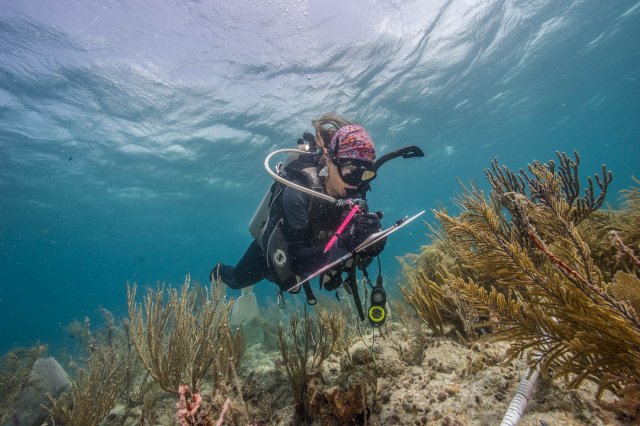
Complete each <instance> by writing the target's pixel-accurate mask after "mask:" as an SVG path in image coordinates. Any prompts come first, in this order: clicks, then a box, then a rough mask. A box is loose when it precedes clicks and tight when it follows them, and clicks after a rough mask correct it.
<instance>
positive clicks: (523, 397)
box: [500, 368, 540, 426]
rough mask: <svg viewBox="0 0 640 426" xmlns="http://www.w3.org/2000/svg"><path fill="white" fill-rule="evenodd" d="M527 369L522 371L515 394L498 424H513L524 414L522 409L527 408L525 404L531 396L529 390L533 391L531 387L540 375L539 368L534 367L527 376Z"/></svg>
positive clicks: (510, 425) (507, 425) (501, 425)
mask: <svg viewBox="0 0 640 426" xmlns="http://www.w3.org/2000/svg"><path fill="white" fill-rule="evenodd" d="M530 371H531V370H529V369H528V368H527V370H526V371H525V373H524V377H523V378H522V380H521V381H520V384H519V385H518V389H517V390H516V394H515V395H514V396H513V399H512V400H511V403H510V404H509V407H508V408H507V412H506V413H505V414H504V418H503V419H502V423H500V426H515V425H517V424H518V422H519V421H520V420H521V419H522V416H523V415H524V410H526V409H527V404H528V403H529V397H530V396H531V392H532V391H533V387H534V386H535V384H536V382H537V381H538V376H539V375H540V369H539V368H536V369H535V370H534V371H533V373H531V377H529V372H530Z"/></svg>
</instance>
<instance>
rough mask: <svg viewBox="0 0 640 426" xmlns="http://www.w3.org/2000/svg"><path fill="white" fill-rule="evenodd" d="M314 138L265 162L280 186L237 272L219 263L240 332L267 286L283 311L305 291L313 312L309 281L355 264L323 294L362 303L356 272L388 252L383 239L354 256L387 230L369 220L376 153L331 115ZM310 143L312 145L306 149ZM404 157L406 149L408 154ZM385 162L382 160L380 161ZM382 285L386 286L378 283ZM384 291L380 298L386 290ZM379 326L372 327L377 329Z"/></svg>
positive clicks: (359, 131) (328, 280) (323, 280)
mask: <svg viewBox="0 0 640 426" xmlns="http://www.w3.org/2000/svg"><path fill="white" fill-rule="evenodd" d="M312 124H313V126H314V129H315V136H313V135H311V134H310V133H305V135H304V136H303V139H299V140H298V148H299V149H297V150H279V151H276V152H274V153H271V154H270V155H269V156H268V157H267V159H266V160H265V169H266V170H267V172H268V173H269V174H271V175H272V177H274V179H275V182H274V183H273V185H271V188H270V189H269V191H268V192H267V194H265V198H264V199H263V202H262V203H261V206H260V207H259V208H258V211H257V212H256V214H254V217H253V218H252V221H251V223H250V226H249V228H250V231H251V233H252V235H253V236H254V238H255V239H254V240H253V242H252V243H251V244H250V245H249V247H248V248H247V250H246V252H245V253H244V255H243V256H242V258H241V259H240V260H239V261H238V263H237V264H236V265H235V266H230V265H225V264H222V263H218V264H217V265H216V266H214V268H213V269H212V270H211V273H210V279H211V282H212V283H224V284H226V285H227V286H228V287H230V288H233V289H241V290H242V295H241V296H240V297H239V298H238V299H237V300H236V302H235V304H234V306H233V309H232V312H231V317H230V322H231V324H232V325H240V324H242V323H243V322H246V321H248V320H250V319H252V318H253V317H255V316H256V315H257V314H258V308H257V301H256V298H255V295H254V294H253V292H252V291H251V289H252V288H253V285H255V284H257V283H258V282H259V281H261V280H263V279H267V280H269V281H271V282H273V283H275V284H276V285H277V286H278V287H279V292H278V301H279V304H281V305H283V304H284V297H283V292H289V293H298V292H299V291H300V288H303V289H304V291H305V295H306V298H307V302H308V303H309V304H315V302H316V300H315V296H314V295H313V291H312V290H311V287H310V285H309V282H308V281H309V279H308V277H310V276H311V275H312V274H313V272H314V271H316V270H318V268H320V267H322V266H325V265H328V264H331V263H332V262H335V261H336V260H339V259H343V258H345V259H346V258H347V257H349V254H353V255H354V256H353V258H352V259H350V260H349V262H341V263H340V265H336V266H335V267H332V268H331V269H330V270H327V271H324V272H323V273H322V274H321V275H320V286H321V288H324V289H326V290H329V291H332V290H336V289H337V288H338V287H340V286H342V285H343V280H342V275H343V272H347V274H348V277H347V280H346V281H345V282H344V284H349V286H348V288H347V290H348V292H349V293H351V294H352V295H353V297H354V300H355V301H356V306H357V307H358V311H359V313H360V317H361V319H364V316H363V314H362V308H361V302H360V300H359V296H358V295H357V287H356V283H355V268H356V266H357V267H358V268H360V270H361V271H363V272H364V273H365V274H366V269H365V268H366V266H367V265H368V264H369V263H370V262H371V260H372V259H373V258H374V257H376V256H378V255H379V254H380V252H382V250H383V249H384V245H385V242H386V239H380V241H377V242H376V243H375V244H372V245H370V246H368V247H367V248H366V250H364V251H362V252H358V256H357V257H356V256H355V250H356V248H357V247H359V246H360V245H361V244H362V243H363V242H365V240H367V238H368V237H369V236H371V235H373V234H375V233H377V232H379V231H380V230H381V225H380V219H381V217H382V213H380V212H376V213H372V212H369V209H368V205H367V201H366V193H367V191H368V190H369V189H370V183H371V181H372V180H373V179H374V178H375V177H376V170H377V167H376V166H379V164H376V162H375V159H376V150H375V145H374V143H373V140H372V139H371V137H370V136H369V134H368V133H367V131H366V130H365V129H364V127H362V126H360V125H358V124H354V123H352V122H350V121H349V120H347V119H345V118H343V117H341V116H339V115H336V114H333V113H327V114H324V115H322V116H321V117H319V118H317V119H315V120H313V121H312ZM305 142H307V143H308V144H305ZM412 148H415V150H417V151H418V152H419V153H416V152H412V153H409V154H407V153H406V152H404V153H399V151H398V152H394V153H392V154H393V155H392V156H391V157H390V154H388V155H387V156H384V157H387V158H386V159H385V160H383V162H384V161H386V160H388V159H390V158H395V157H397V156H399V155H402V156H403V157H405V154H406V157H409V156H420V154H422V152H421V151H420V150H419V148H416V147H412ZM405 151H406V149H405ZM284 152H287V153H289V154H290V155H289V158H288V160H287V161H286V162H285V163H280V164H278V166H277V167H276V173H274V172H273V171H271V170H270V167H269V166H268V162H269V160H270V158H271V157H272V156H273V155H274V154H278V153H284ZM381 160H382V159H381ZM379 280H380V281H381V278H379ZM379 287H380V290H381V291H383V290H382V287H381V284H380V286H379ZM372 324H373V323H372Z"/></svg>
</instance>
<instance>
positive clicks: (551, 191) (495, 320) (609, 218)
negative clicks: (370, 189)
mask: <svg viewBox="0 0 640 426" xmlns="http://www.w3.org/2000/svg"><path fill="white" fill-rule="evenodd" d="M557 157H558V165H557V166H556V164H555V163H554V162H553V161H549V162H548V163H546V164H543V163H540V162H534V163H532V164H531V165H529V167H528V171H524V170H521V171H520V172H519V173H515V172H512V171H511V170H509V169H508V168H507V167H505V166H500V165H499V164H498V163H497V162H493V163H492V165H491V168H490V169H487V170H486V171H485V172H486V175H487V179H488V181H489V184H490V185H491V193H490V194H489V196H485V194H484V193H483V191H481V190H480V189H479V187H478V186H477V185H475V184H472V185H471V187H470V188H467V187H464V186H463V193H462V195H461V196H460V197H459V198H458V199H457V205H458V206H459V207H460V208H461V213H460V214H459V215H458V216H451V215H449V214H448V213H447V211H446V210H444V209H441V210H438V211H435V215H436V218H437V219H438V221H439V223H440V227H441V228H440V229H436V230H435V240H434V243H433V245H434V247H435V248H436V249H437V250H440V251H442V252H443V253H444V255H446V256H447V257H449V258H451V259H454V260H455V265H456V268H455V269H454V268H451V269H449V268H447V267H446V265H441V266H440V267H439V272H440V274H441V276H442V279H441V283H442V284H438V286H439V287H440V288H442V287H447V288H448V289H449V291H450V292H451V291H453V292H457V293H459V294H460V295H461V297H462V298H463V299H464V300H465V301H466V302H467V303H469V304H470V305H472V306H473V307H474V309H475V310H476V312H477V314H476V315H477V318H476V322H475V326H476V327H482V328H483V331H486V330H492V331H494V333H493V334H492V337H493V338H495V339H503V340H507V341H509V342H510V343H511V346H510V355H511V357H513V358H515V357H519V356H521V355H525V356H527V359H528V362H529V364H530V365H532V366H534V367H540V368H541V370H542V374H543V376H544V377H545V378H546V377H553V378H554V379H564V380H565V381H566V382H567V383H568V384H569V386H571V387H577V386H580V385H581V384H582V383H583V382H584V381H585V380H587V381H590V382H593V383H595V384H596V385H597V389H596V395H597V396H601V395H602V393H603V392H604V391H605V390H609V391H611V392H613V393H614V394H615V395H617V396H619V397H620V401H619V407H620V415H621V416H628V417H629V418H637V416H638V409H639V408H640V404H638V402H640V399H638V397H639V396H640V394H639V392H638V390H639V387H640V381H639V379H638V377H640V321H639V320H638V317H637V315H636V311H635V310H634V308H633V307H632V306H633V304H635V303H637V302H636V301H635V300H637V299H634V297H633V295H634V294H637V292H638V288H639V287H638V284H639V283H638V278H637V274H638V271H639V268H638V265H635V264H634V262H633V257H632V255H633V249H632V247H637V242H638V240H636V239H634V238H637V231H635V230H634V227H633V226H634V225H630V224H637V217H638V214H639V213H638V211H637V208H638V202H637V200H638V197H637V193H638V192H637V189H632V190H630V191H628V192H626V196H627V200H628V201H627V203H626V205H625V210H626V211H622V212H616V213H609V214H601V215H598V216H596V210H597V209H598V208H600V207H601V206H602V205H603V203H604V199H605V195H606V192H607V188H608V185H609V183H610V182H611V180H612V175H611V173H610V172H608V171H607V170H606V167H605V166H604V165H603V166H602V174H601V176H600V175H595V177H594V178H593V179H592V178H589V179H588V186H587V188H586V189H585V191H584V195H583V196H580V195H579V194H580V184H579V176H578V166H579V164H580V158H579V156H578V155H577V153H576V154H575V159H571V158H569V157H568V156H567V155H566V154H564V153H557ZM594 180H595V182H596V184H597V186H598V188H599V193H598V194H596V190H595V189H594V184H593V181H594ZM593 221H598V222H599V223H603V222H606V223H607V226H606V227H604V229H606V230H607V232H601V231H599V232H594V231H592V229H593V226H588V224H589V223H593ZM623 225H624V226H623ZM635 229H637V228H635ZM611 230H617V232H619V234H617V235H624V238H621V239H620V243H621V245H624V247H626V249H628V250H627V251H626V252H625V253H626V256H625V262H624V264H623V265H621V262H598V260H602V259H611V258H612V257H614V256H612V255H611V254H610V253H612V250H613V251H615V252H620V251H622V249H621V247H617V248H613V249H610V250H609V251H605V250H601V251H600V253H604V254H605V255H602V256H601V259H598V258H597V257H594V256H593V255H592V250H591V247H592V246H600V247H602V246H603V245H606V244H608V246H609V247H610V248H611V247H612V242H611V237H610V236H609V235H611V234H610V231H611ZM583 235H588V238H589V242H590V243H589V244H588V243H587V238H586V237H584V236H583ZM619 245H620V244H619ZM607 253H609V254H608V255H607ZM600 265H602V267H601V266H600ZM623 266H624V270H625V271H626V273H625V275H623V274H621V273H620V269H619V268H622V267H623ZM616 267H617V268H618V269H617V270H616ZM603 271H604V272H603ZM421 285H422V287H423V289H422V290H416V287H417V288H418V289H419V288H420V286H421ZM433 289H434V283H433V281H432V280H429V279H427V278H426V277H424V276H422V277H421V279H419V280H417V281H416V283H413V284H411V285H410V287H409V288H408V289H406V290H405V294H407V296H408V297H407V300H408V301H409V303H411V304H412V305H414V308H415V309H416V311H417V312H419V313H420V312H427V314H425V315H430V316H431V317H434V316H435V315H437V314H436V313H435V310H438V311H441V312H447V310H446V309H443V307H445V306H446V305H445V304H444V303H442V302H439V303H432V302H430V304H429V303H424V302H423V300H426V301H427V302H429V299H428V297H427V296H428V295H429V294H433V293H434V291H433ZM420 291H421V292H422V293H419V292H420ZM416 294H419V295H427V296H421V297H422V298H421V299H416ZM412 295H413V296H412ZM432 299H433V298H432ZM431 321H432V322H433V320H431ZM427 323H429V321H427ZM436 330H439V328H437V324H436Z"/></svg>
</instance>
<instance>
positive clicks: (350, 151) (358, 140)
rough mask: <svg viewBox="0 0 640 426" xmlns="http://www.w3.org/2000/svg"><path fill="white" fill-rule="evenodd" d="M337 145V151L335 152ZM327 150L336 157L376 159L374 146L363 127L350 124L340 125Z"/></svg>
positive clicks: (363, 159)
mask: <svg viewBox="0 0 640 426" xmlns="http://www.w3.org/2000/svg"><path fill="white" fill-rule="evenodd" d="M336 145H338V152H335V149H336ZM329 151H330V152H331V153H332V155H334V156H336V157H338V158H343V159H346V158H351V159H354V160H362V161H368V162H370V163H373V160H375V159H376V146H375V145H374V144H373V140H371V136H369V133H367V131H366V130H365V129H364V127H362V126H359V125H357V124H351V125H348V126H344V127H341V128H340V129H339V130H338V131H337V132H336V134H335V135H333V138H332V139H331V143H330V144H329Z"/></svg>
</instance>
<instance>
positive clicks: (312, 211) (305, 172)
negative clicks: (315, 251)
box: [256, 154, 339, 289]
mask: <svg viewBox="0 0 640 426" xmlns="http://www.w3.org/2000/svg"><path fill="white" fill-rule="evenodd" d="M318 161H319V156H318V155H315V154H300V155H299V156H298V158H297V159H294V160H293V161H290V162H289V163H288V164H287V165H283V166H282V167H280V168H279V169H278V170H277V171H278V174H279V175H281V176H283V177H284V178H286V179H287V180H289V181H293V182H296V183H298V184H300V185H302V186H304V187H306V188H309V189H312V190H314V191H317V192H323V190H324V188H323V184H322V180H321V178H320V176H319V165H318ZM286 188H287V187H286V185H284V184H282V183H281V182H278V181H276V182H274V183H273V184H272V185H271V188H270V191H269V196H268V215H267V217H266V219H265V220H264V225H263V226H262V228H261V230H260V232H259V233H258V235H257V237H256V239H257V241H258V243H259V245H260V247H261V249H262V253H263V256H264V258H265V259H266V261H267V264H268V266H269V271H270V274H271V276H270V277H269V278H270V279H271V280H272V281H274V282H276V283H277V284H278V285H279V287H280V288H281V289H288V288H291V287H292V286H293V285H295V284H296V282H297V279H298V278H297V277H296V275H295V273H294V270H293V267H292V263H291V260H292V257H291V253H290V251H289V243H288V241H287V238H286V237H287V235H290V234H291V231H290V228H289V224H288V223H287V220H286V217H285V214H284V204H283V195H284V191H285V189H286ZM308 197H310V202H309V207H308V209H309V210H308V211H307V214H308V215H309V226H310V228H311V238H312V240H311V241H310V245H320V244H322V242H323V241H325V242H326V240H328V239H329V238H330V234H331V232H332V229H331V227H332V226H333V225H334V224H335V221H334V220H332V219H333V218H332V216H333V215H332V214H331V213H330V212H331V210H333V209H335V207H334V206H332V205H331V204H330V203H327V202H325V201H323V200H321V199H317V198H315V197H312V196H308ZM318 203H326V204H327V205H326V206H322V208H318V207H319V206H318ZM327 213H329V214H327ZM337 214H339V213H337Z"/></svg>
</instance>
